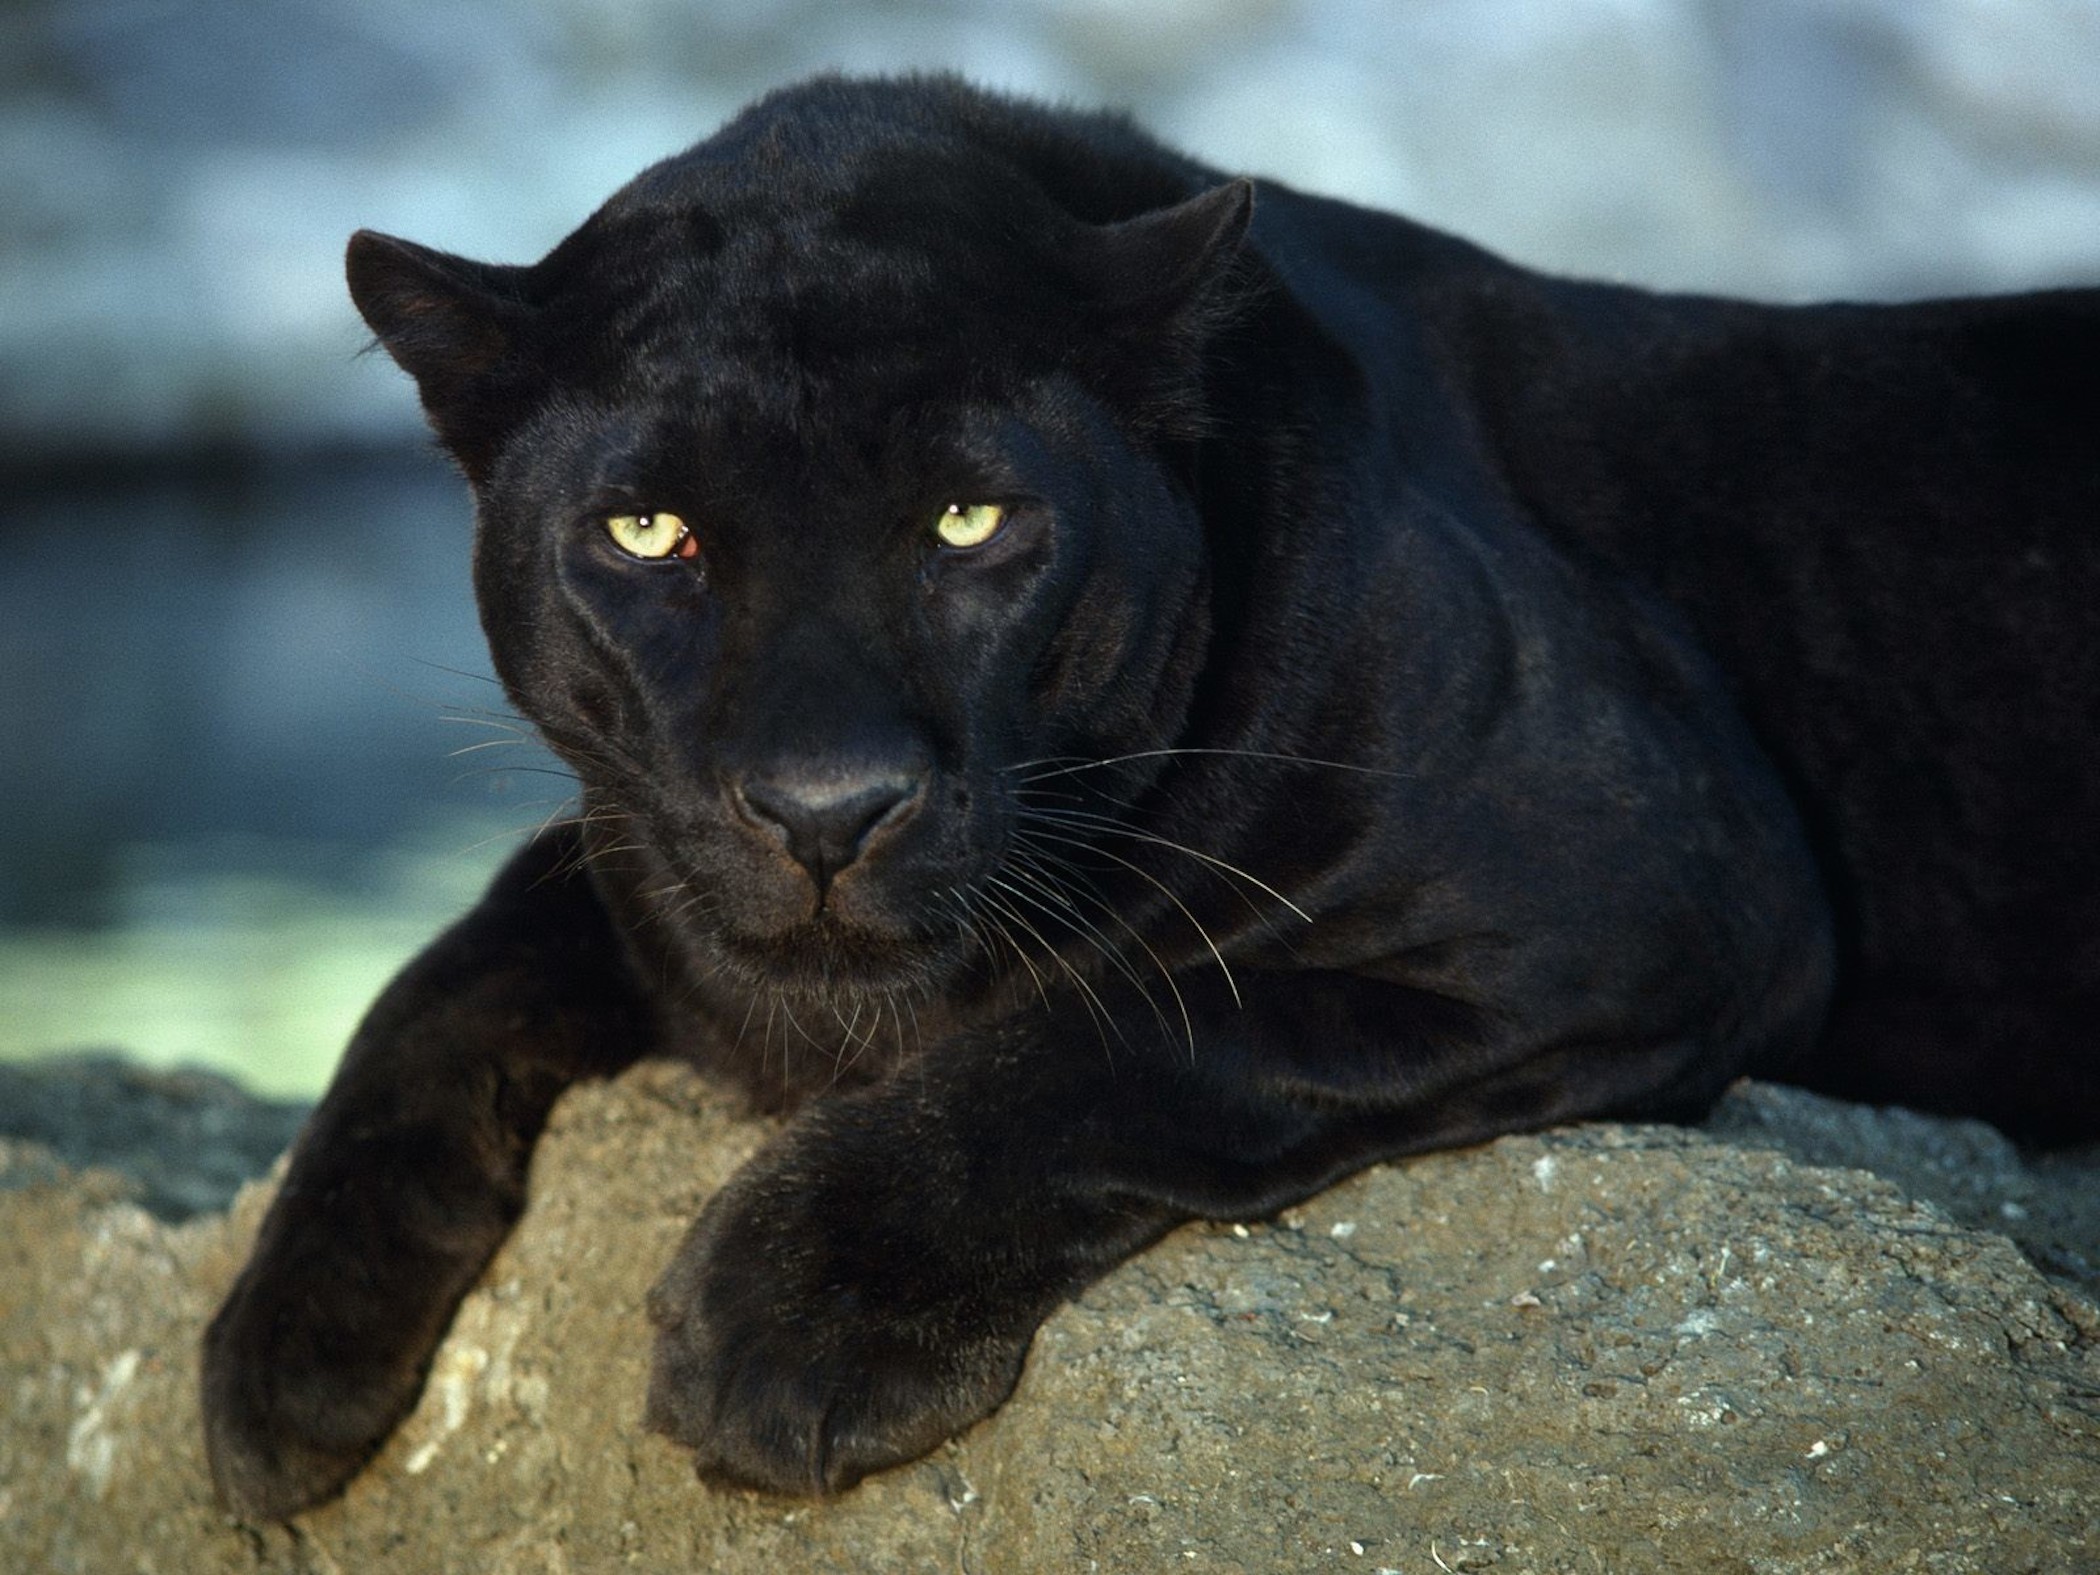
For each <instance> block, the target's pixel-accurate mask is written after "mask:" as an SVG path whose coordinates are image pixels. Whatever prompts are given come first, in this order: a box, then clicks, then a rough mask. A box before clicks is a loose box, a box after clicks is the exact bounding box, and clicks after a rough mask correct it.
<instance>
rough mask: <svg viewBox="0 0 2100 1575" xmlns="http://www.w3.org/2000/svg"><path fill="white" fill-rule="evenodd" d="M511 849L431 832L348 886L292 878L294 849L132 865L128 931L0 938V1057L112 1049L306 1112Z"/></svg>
mask: <svg viewBox="0 0 2100 1575" xmlns="http://www.w3.org/2000/svg"><path fill="white" fill-rule="evenodd" d="M516 840H517V839H516V836H515V835H514V834H513V830H512V828H511V827H510V826H508V825H499V824H496V823H494V822H493V821H491V822H487V823H482V822H473V821H469V820H466V819H455V820H449V821H446V822H443V823H441V824H438V825H434V826H432V827H430V828H429V829H427V830H426V831H423V832H421V833H420V834H418V835H416V836H414V837H413V838H411V839H409V840H407V841H404V842H402V843H399V844H393V845H388V846H385V847H382V848H380V849H378V850H376V851H375V852H374V853H373V855H372V857H371V859H370V862H369V867H368V868H367V869H365V870H364V871H362V872H360V875H359V878H357V879H356V880H354V881H350V882H345V881H342V880H339V879H338V880H328V881H322V880H315V879H302V878H300V877H299V876H298V875H297V874H295V873H293V872H294V871H296V870H298V869H299V868H301V867H302V866H303V865H305V864H307V863H308V862H309V850H305V849H302V848H299V847H296V846H287V847H280V848H269V847H261V846H256V845H252V844H251V845H247V846H243V847H241V848H239V849H238V851H237V856H234V855H233V854H232V853H230V852H229V856H228V857H227V859H226V864H227V865H228V866H229V867H227V868H223V869H218V870H214V869H212V868H210V867H209V866H210V864H211V863H212V860H211V859H210V858H209V857H208V855H209V854H210V853H211V852H212V851H213V850H212V849H210V848H208V847H207V848H190V849H184V850H181V856H180V857H178V858H173V859H168V860H156V859H155V858H154V857H153V850H141V856H140V858H139V860H138V863H139V865H140V868H139V871H138V874H137V876H136V877H135V885H134V886H133V889H132V891H131V893H130V899H131V902H132V905H133V911H134V914H135V917H134V918H132V919H131V920H130V922H127V923H123V924H120V925H112V926H98V927H93V928H80V927H69V926H59V925H45V926H25V927H19V928H15V929H12V930H9V931H7V932H5V933H4V934H0V1060H9V1061H22V1060H33V1059H36V1058H39V1057H41V1056H45V1055H52V1054H63V1053H69V1052H75V1051H82V1050H115V1051H118V1052H121V1053H122V1054H123V1055H124V1056H125V1057H127V1058H128V1059H130V1060H133V1061H137V1062H140V1063H142V1064H144V1065H147V1066H152V1067H157V1068H174V1067H180V1066H200V1067H208V1068H210V1069H211V1070H213V1071H218V1072H223V1073H226V1074H227V1075H229V1076H232V1077H235V1078H238V1079H239V1080H240V1081H241V1082H243V1083H245V1084H246V1085H247V1086H248V1087H250V1088H252V1089H254V1090H255V1091H256V1092H258V1093H262V1094H266V1095H270V1096H273V1097H282V1098H291V1097H300V1098H310V1097H312V1096H313V1095H315V1094H317V1093H319V1092H320V1090H321V1088H322V1087H323V1085H324V1084H325V1083H326V1082H327V1080H328V1077H329V1074H330V1072H331V1071H332V1070H333V1068H334V1066H335V1063H336V1060H337V1057H338V1056H339V1055H340V1054H341V1051H342V1048H343V1045H344V1043H345V1042H346V1040H347V1039H348V1037H349V1035H350V1032H351V1030H352V1029H353V1028H354V1027H355V1026H356V1024H357V1021H358V1019H359V1017H360V1016H362V1015H363V1013H364V1010H365V1008H366V1007H367V1006H369V1005H370V1004H371V1002H372V999H373V997H374V996H376V995H377V994H378V992H379V990H380V988H381V987H382V986H383V985H384V984H385V983H386V981H387V980H388V979H389V978H390V977H391V976H392V975H393V973H394V971H395V970H396V969H398V968H399V967H400V966H401V964H402V963H403V962H405V961H406V960H407V959H408V958H409V957H411V956H412V955H414V953H415V952H416V951H417V950H418V949H419V948H420V947H421V946H422V945H423V944H424V943H425V942H427V941H428V940H429V939H430V938H431V937H432V936H433V935H435V934H436V933H437V932H438V930H440V929H441V928H442V927H443V926H445V925H446V924H448V923H450V922H451V921H452V920H453V919H454V918H456V917H457V916H458V915H459V914H460V913H461V912H462V911H463V910H464V909H465V908H466V907H468V906H469V905H470V904H471V903H472V902H473V900H474V897H475V895H476V893H477V892H478V891H479V889H480V887H481V886H482V884H483V883H484V882H485V881H486V880H487V878H488V875H489V874H490V872H491V871H492V870H493V868H494V866H495V865H496V864H497V863H498V862H500V861H501V859H502V857H503V855H504V853H505V852H506V851H507V850H508V849H509V847H510V846H511V845H512V844H513V843H514V842H515V841H516ZM156 863H167V864H173V865H176V866H177V868H175V869H171V870H165V871H163V872H161V873H155V870H154V866H155V865H156ZM200 865H202V866H204V867H201V868H200V867H199V866H200ZM271 865H274V866H276V867H277V870H278V872H277V873H267V872H259V871H266V870H267V868H268V866H271ZM181 866H189V867H188V868H181Z"/></svg>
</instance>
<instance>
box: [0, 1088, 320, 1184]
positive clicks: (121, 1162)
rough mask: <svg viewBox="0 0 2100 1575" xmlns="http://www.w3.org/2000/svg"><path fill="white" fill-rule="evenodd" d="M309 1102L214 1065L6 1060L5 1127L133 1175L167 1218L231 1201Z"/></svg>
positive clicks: (278, 1148)
mask: <svg viewBox="0 0 2100 1575" xmlns="http://www.w3.org/2000/svg"><path fill="white" fill-rule="evenodd" d="M307 1108H308V1107H307V1106H306V1105H304V1104H301V1103H298V1102H295V1101H289V1100H272V1099H258V1098H256V1097H255V1096H254V1095H253V1094H250V1093H249V1092H248V1091H247V1090H246V1089H244V1088H242V1087H241V1086H240V1084H238V1083H236V1082H234V1081H233V1080H232V1079H231V1078H226V1077H221V1076H219V1075H218V1074H216V1073H213V1072H206V1071H200V1070H198V1069H195V1068H183V1069H180V1070H177V1071H172V1072H156V1071H152V1070H150V1069H148V1068H146V1067H142V1066H133V1065H130V1064H129V1063H127V1062H125V1061H124V1060H122V1059H121V1058H120V1057H118V1056H115V1055H107V1054H105V1055H77V1056H73V1055H69V1056H53V1057H50V1058H48V1059H45V1060H39V1061H32V1062H29V1063H27V1064H26V1065H21V1066H14V1065H8V1064H5V1063H0V1134H4V1135H6V1136H8V1137H15V1138H26V1139H27V1140H28V1141H30V1142H32V1143H35V1144H37V1145H38V1146H40V1147H43V1148H47V1149H49V1150H50V1151H51V1152H52V1154H53V1155H54V1156H55V1157H56V1158H58V1159H60V1160H62V1161H64V1162H65V1163H67V1164H69V1165H74V1166H82V1167H85V1166H93V1165H101V1166H107V1167H108V1168H109V1169H111V1170H115V1171H119V1172H121V1173H122V1174H124V1175H127V1176H130V1177H132V1178H133V1179H134V1180H135V1181H137V1183H138V1184H139V1197H138V1201H139V1203H140V1205H141V1206H142V1207H144V1208H145V1210H146V1211H147V1212H148V1213H149V1214H152V1215H153V1216H155V1217H156V1218H158V1219H164V1220H182V1219H188V1218H189V1217H190V1216H191V1215H192V1214H202V1213H206V1212H210V1211H217V1210H220V1209H224V1208H225V1207H226V1206H227V1205H228V1204H229V1203H231V1202H232V1201H233V1195H234V1194H235V1193H236V1192H237V1191H239V1190H240V1186H241V1183H242V1182H244V1181H247V1180H248V1179H249V1178H250V1177H252V1176H259V1175H261V1174H262V1173H263V1172H264V1171H266V1170H268V1169H269V1168H270V1162H271V1161H272V1160H274V1159H275V1158H276V1157H277V1156H278V1155H279V1154H281V1153H283V1152H284V1151H285V1149H286V1148H287V1147H288V1146H289V1145H290V1143H291V1141H292V1139H293V1138H294V1137H295V1136H297V1135H298V1132H299V1127H300V1124H301V1123H302V1122H303V1121H305V1119H306V1111H307Z"/></svg>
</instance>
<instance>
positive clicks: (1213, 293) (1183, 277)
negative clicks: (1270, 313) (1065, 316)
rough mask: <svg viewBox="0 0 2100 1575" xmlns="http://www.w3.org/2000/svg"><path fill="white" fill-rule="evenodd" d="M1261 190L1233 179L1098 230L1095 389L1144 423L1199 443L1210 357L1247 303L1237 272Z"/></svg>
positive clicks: (1088, 257)
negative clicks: (1103, 354) (1099, 353)
mask: <svg viewBox="0 0 2100 1575" xmlns="http://www.w3.org/2000/svg"><path fill="white" fill-rule="evenodd" d="M1253 216H1254V183H1253V182H1252V181H1250V180H1231V181H1227V182H1226V183H1225V184H1224V185H1222V186H1216V187H1213V188H1212V189H1211V190H1209V191H1206V192H1204V193H1202V194H1201V195H1199V196H1195V197H1191V198H1189V199H1188V200H1187V201H1185V202H1178V203H1176V204H1174V205H1173V206H1172V207H1170V208H1158V209H1155V210H1153V211H1152V212H1150V213H1142V214H1139V215H1138V216H1137V217H1136V218H1133V219H1125V220H1123V221H1121V222H1120V223H1116V224H1107V225H1097V226H1090V227H1088V228H1087V231H1086V234H1085V237H1084V239H1083V241H1082V243H1081V249H1080V256H1079V259H1078V260H1079V271H1080V275H1081V278H1082V279H1083V280H1084V282H1085V286H1086V288H1087V292H1088V294H1089V295H1090V296H1091V297H1092V301H1093V317H1094V323H1093V328H1094V334H1093V335H1091V336H1089V337H1090V339H1092V340H1094V341H1097V342H1099V343H1102V344H1104V345H1106V346H1112V347H1113V349H1112V351H1111V352H1110V355H1109V356H1108V357H1107V358H1106V360H1105V361H1102V360H1100V359H1099V358H1097V357H1089V358H1088V359H1090V360H1096V361H1097V364H1096V366H1095V368H1094V378H1095V381H1096V385H1097V386H1098V387H1100V388H1101V389H1102V390H1103V392H1105V393H1107V394H1108V395H1109V397H1110V398H1111V399H1112V400H1114V401H1115V402H1116V403H1117V404H1119V405H1120V406H1121V407H1122V408H1123V409H1124V410H1125V411H1126V412H1127V413H1128V414H1129V416H1130V417H1131V418H1132V419H1133V420H1134V421H1135V422H1136V423H1137V424H1138V425H1139V426H1140V427H1143V428H1146V429H1149V430H1151V431H1154V432H1156V433H1159V434H1161V435H1164V436H1172V437H1195V436H1196V435H1198V434H1199V433H1200V432H1201V431H1202V430H1203V427H1204V425H1205V419H1204V410H1203V386H1202V385H1203V375H1202V368H1203V360H1204V351H1205V349H1206V348H1207V347H1208V346H1209V344H1210V343H1211V341H1212V339H1213V338H1214V337H1215V336H1216V334H1217V332H1218V330H1219V329H1220V328H1222V327H1223V326H1224V325H1225V324H1226V323H1227V322H1228V321H1229V320H1230V319H1231V317H1232V315H1233V313H1234V312H1235V311H1236V310H1237V309H1238V308H1239V307H1240V306H1241V305H1242V304H1243V302H1244V301H1245V300H1246V298H1247V289H1246V282H1247V271H1246V270H1245V269H1242V268H1237V267H1235V263H1236V262H1237V261H1238V259H1239V257H1240V252H1241V243H1242V242H1243V241H1244V240H1245V239H1246V237H1247V226H1248V224H1249V222H1250V221H1251V220H1252V218H1253Z"/></svg>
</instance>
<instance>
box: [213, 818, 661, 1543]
mask: <svg viewBox="0 0 2100 1575" xmlns="http://www.w3.org/2000/svg"><path fill="white" fill-rule="evenodd" d="M647 1022H648V1018H647V1010H646V1007H645V1004H644V1002H643V999H642V997H641V995H640V993H639V990H638V988H637V986H636V984H635V983H634V981H633V980H632V979H631V978H630V970H629V966H628V963H627V961H626V958H625V957H624V955H623V954H622V950H621V945H620V941H619V938H618V936H617V935H616V934H615V932H614V930H613V928H612V926H611V923H610V922H609V920H608V919H607V917H606V915H605V912H604V910H603V909H602V907H601V906H600V904H599V901H598V898H597V896H596V894H595V892H594V891H593V889H592V885H591V882H590V879H589V877H588V876H587V875H586V874H585V873H584V872H583V871H582V870H581V869H580V867H579V866H578V859H577V845H576V840H575V836H574V834H573V832H561V833H551V834H547V835H543V836H541V837H540V838H538V839H537V840H536V841H534V842H533V843H531V844H530V845H528V846H527V847H526V848H524V849H523V850H522V851H521V852H520V853H519V854H518V855H517V856H516V857H515V858H513V859H512V860H511V862H510V864H509V865H508V866H507V867H506V868H505V869H504V870H503V872H502V873H501V874H500V875H499V876H498V877H497V878H496V880H495V882H494V884H493V885H492V886H491V887H490V889H489V892H488V894H487V895H486V896H485V897H484V898H483V899H482V901H481V903H480V904H479V905H478V906H477V907H476V908H475V909H474V910H473V911H472V912H471V913H469V914H468V915H467V916H466V917H465V918H464V919H462V920H461V921H460V922H459V923H458V924H456V925H454V926H453V927H452V928H451V929H450V930H448V931H446V932H445V933H444V934H443V935H441V936H440V937H439V938H438V939H437V940H436V941H434V942H433V943H432V944H431V945H430V946H429V947H428V948H427V949H426V950H425V951H424V952H423V953H422V955H421V956H419V957H418V958H417V959H416V960H415V961H414V962H413V963H411V964H410V965H409V966H408V967H407V968H406V969H404V970H403V971H402V973H401V974H400V975H399V976H398V977H397V978H396V979H395V980H394V981H393V983H392V984H390V985H389V986H388V987H387V989H386V991H385V993H384V994H382V995H381V996H380V998H379V1000H378V1001H377V1002H376V1003H375V1004H374V1005H373V1007H372V1009H371V1011H370V1012H369V1013H367V1014H366V1017H365V1020H364V1022H363V1023H362V1024H361V1025H360V1026H359V1028H358V1030H357V1033H356V1036H355V1037H354V1038H353V1039H352V1041H351V1044H350V1048H349V1050H348V1052H347V1053H346V1055H345V1056H344V1059H343V1063H342V1066H341V1068H340V1070H338V1072H337V1073H336V1076H335V1081H334V1082H333V1084H331V1085H330V1087H329V1090H328V1093H327V1095H326V1097H325V1098H323V1099H322V1101H321V1103H320V1105H319V1106H318V1107H317V1108H316V1109H315V1111H314V1113H313V1116H312V1118H311V1119H310V1120H309V1121H308V1122H307V1125H306V1129H305V1131H304V1132H303V1133H302V1134H301V1135H300V1138H299V1140H298V1143H297V1144H296V1146H295V1147H294V1149H293V1153H292V1160H291V1166H290V1171H289V1174H287V1176H286V1177H285V1181H284V1186H283V1188H282V1190H281V1191H280V1192H279V1193H278V1195H277V1198H276V1201H275V1202H274V1203H273V1204H272V1205H271V1207H270V1210H269V1213H268V1215H267V1217H266V1218H265V1219H264V1221H263V1225H262V1230H261V1234H260V1236H259V1237H258V1239H257V1241H256V1245H255V1250H254V1254H253V1256H252V1257H251V1258H250V1259H249V1261H248V1265H247V1267H246V1268H245V1269H243V1270H242V1272H241V1276H240V1278H239V1279H238V1280H237V1281H236V1282H235V1284H234V1286H233V1289H232V1290H231V1291H230V1292H229V1293H228V1294H227V1297H226V1301H225V1303H224V1305H223V1306H221V1308H220V1309H219V1312H218V1316H217V1317H215V1318H214V1319H213V1320H212V1323H211V1327H210V1329H209V1330H208V1331H207V1333H206V1334H205V1337H204V1368H203V1372H204V1382H203V1406H204V1426H205V1441H206V1448H207V1452H208V1453H209V1456H210V1460H211V1472H212V1479H213V1481H214V1482H215V1483H216V1484H217V1486H218V1490H219V1496H220V1498H221V1499H222V1500H223V1501H224V1502H225V1504H226V1505H227V1507H228V1508H230V1509H232V1510H234V1511H235V1512H237V1513H239V1514H243V1515H249V1516H254V1517H257V1518H262V1519H281V1518H282V1517H284V1516H287V1515H291V1514H294V1513H296V1512H297V1511H299V1510H301V1509H304V1508H306V1507H307V1506H309V1505H312V1504H314V1503H316V1502H318V1501H319V1500H321V1499H324V1498H326V1497H328V1496H329V1495H330V1494H332V1493H334V1492H336V1491H337V1490H338V1489H340V1488H341V1487H342V1486H343V1484H344V1483H345V1482H347V1481H348V1480H349V1478H350V1477H351V1476H352V1475H353V1474H355V1473H356V1471H357V1470H358V1468H359V1467H360V1466H361V1465H362V1464H363V1463H364V1462H365V1460H366V1459H367V1458H369V1457H370V1455H371V1454H372V1453H373V1451H374V1450H376V1449H377V1448H378V1447H379V1445H380V1443H381V1442H382V1441H383V1440H384V1439H385V1437H386V1435H387V1434H388V1433H389V1432H390V1431H391V1430H392V1429H393V1427H394V1426H395V1424H396V1423H398V1422H399V1421H400V1420H401V1418H402V1417H403V1416H404V1415H405V1414H406V1413H407V1412H408V1410H409V1409H410V1407H411V1406H413V1405H414V1403H415V1400H416V1396H417V1394H418V1392H419V1391H420V1390H421V1388H422V1383H423V1375H424V1372H425V1369H426V1367H427V1364H428V1362H429V1360H430V1356H431V1353H432V1351H433V1350H434V1349H435V1347H436V1345H437V1343H438V1340H439V1338H440V1337H441V1336H442V1335H443V1333H444V1331H445V1327H446V1325H447V1324H448V1323H449V1322H450V1320H451V1317H452V1313H453V1310H454V1309H455V1308H456V1307H457V1306H458V1304H459V1301H460V1298H461V1297H462V1296H464V1295H465V1294H466V1292H467V1289H468V1288H469V1287H470V1286H471V1285H472V1284H473V1282H474V1280H475V1278H476V1276H477V1275H479V1274H480V1272H481V1270H482V1268H483V1266H484V1265H485V1264H486V1263H487V1262H488V1260H489V1258H490V1256H491V1255H492V1254H493V1253H494V1252H495V1250H496V1248H497V1246H498V1245H499V1244H500V1243H501V1242H502V1240H503V1238H504V1236H505V1234H506V1233H507V1232H508V1231H509V1229H510V1227H511V1224H512V1222H513V1221H515V1220H516V1218H517V1216H518V1212H519V1209H520V1208H521V1207H522V1204H523V1200H524V1192H525V1173H526V1166H527V1163H528V1161H529V1160H530V1157H531V1153H532V1146H533V1142H534V1140H535V1139H536V1138H537V1137H538V1136H539V1133H540V1129H541V1127H542V1126H543V1125H544V1124H545V1122H546V1119H547V1113H548V1111H549V1110H550V1109H551V1108H552V1106H553V1104H554V1101H555V1098H556V1096H557V1095H559V1094H560V1093H561V1091H562V1090H563V1089H564V1088H566V1087H567V1086H568V1085H569V1084H570V1083H572V1082H574V1081H576V1080H577V1079H578V1078H581V1077H587V1076H593V1075H603V1074H607V1073H610V1072H613V1071H616V1070H618V1069H619V1068H620V1067H622V1066H624V1065H626V1064H627V1063H629V1062H630V1061H632V1060H634V1059H635V1058H636V1056H637V1055H639V1054H640V1053H641V1052H642V1051H643V1050H644V1048H645V1047H646V1044H647V1040H648V1037H649V1032H648V1027H647Z"/></svg>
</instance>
